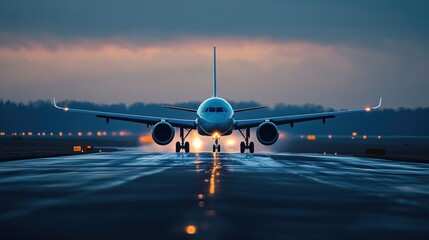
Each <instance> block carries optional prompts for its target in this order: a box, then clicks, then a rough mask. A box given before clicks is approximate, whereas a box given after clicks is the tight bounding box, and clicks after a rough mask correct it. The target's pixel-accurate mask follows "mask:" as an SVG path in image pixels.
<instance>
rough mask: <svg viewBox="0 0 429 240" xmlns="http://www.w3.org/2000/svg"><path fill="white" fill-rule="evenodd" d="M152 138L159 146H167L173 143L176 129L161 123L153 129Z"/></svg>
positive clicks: (166, 123)
mask: <svg viewBox="0 0 429 240" xmlns="http://www.w3.org/2000/svg"><path fill="white" fill-rule="evenodd" d="M152 138H153V140H154V141H155V142H156V143H157V144H159V145H167V144H169V143H171V141H173V138H174V128H173V127H172V126H171V124H169V123H168V122H159V123H157V124H155V126H154V127H153V130H152Z"/></svg>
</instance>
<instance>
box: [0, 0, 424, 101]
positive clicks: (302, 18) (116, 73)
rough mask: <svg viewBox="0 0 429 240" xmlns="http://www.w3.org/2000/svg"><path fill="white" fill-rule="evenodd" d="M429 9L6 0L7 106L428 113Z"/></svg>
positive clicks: (1, 19)
mask: <svg viewBox="0 0 429 240" xmlns="http://www.w3.org/2000/svg"><path fill="white" fill-rule="evenodd" d="M428 9H429V1H418V0H414V1H382V0H379V1H367V0H359V1H283V0H272V1H255V0H236V1H224V0H217V1H208V0H207V1H201V0H190V1H186V0H185V1H175V0H157V1H147V0H145V1H141V0H138V1H137V0H135V1H113V0H103V1H96V0H82V1H79V0H71V1H68V0H63V1H58V0H43V1H34V0H19V1H16V0H11V1H9V0H1V1H0V99H3V100H13V101H22V102H27V101H32V100H39V99H42V100H48V99H50V98H51V97H53V96H55V97H57V98H58V99H59V100H64V99H68V100H79V101H93V102H97V103H120V102H123V103H127V104H130V103H134V102H147V103H149V102H152V103H175V102H185V101H202V100H204V99H205V98H207V97H210V96H211V92H212V89H211V84H212V83H211V81H212V51H213V49H212V47H213V45H216V46H217V50H218V53H217V54H218V72H217V73H218V84H219V89H218V94H219V95H220V96H221V97H224V98H226V99H229V100H233V101H257V102H259V103H261V104H266V105H269V106H274V105H275V104H276V103H285V104H305V103H314V104H321V105H324V106H326V107H334V108H354V107H363V106H366V105H368V104H371V105H376V104H377V103H378V98H379V97H380V96H382V97H383V98H384V106H385V107H392V108H396V107H419V106H420V107H429V94H428V90H429V14H427V11H428Z"/></svg>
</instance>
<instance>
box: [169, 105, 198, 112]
mask: <svg viewBox="0 0 429 240" xmlns="http://www.w3.org/2000/svg"><path fill="white" fill-rule="evenodd" d="M162 107H163V108H169V109H173V110H179V111H185V112H197V110H196V109H191V108H183V107H176V106H168V105H167V106H162Z"/></svg>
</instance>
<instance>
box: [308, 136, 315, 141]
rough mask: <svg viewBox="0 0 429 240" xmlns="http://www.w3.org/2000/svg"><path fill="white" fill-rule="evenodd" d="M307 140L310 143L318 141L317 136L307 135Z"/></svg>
mask: <svg viewBox="0 0 429 240" xmlns="http://www.w3.org/2000/svg"><path fill="white" fill-rule="evenodd" d="M307 140H308V141H314V140H316V135H307Z"/></svg>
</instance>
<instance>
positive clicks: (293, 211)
mask: <svg viewBox="0 0 429 240" xmlns="http://www.w3.org/2000/svg"><path fill="white" fill-rule="evenodd" d="M0 234H1V239H429V165H427V164H422V163H407V162H395V161H389V160H381V159H374V158H363V157H349V156H339V155H323V154H322V155H321V154H295V153H294V154H268V153H267V154H232V153H219V154H213V153H190V154H185V153H180V154H176V153H167V154H163V153H147V152H142V150H140V149H138V148H135V149H133V148H131V149H126V150H123V151H118V152H110V153H96V154H85V155H77V156H67V157H54V158H40V159H29V160H19V161H11V162H1V163H0Z"/></svg>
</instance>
